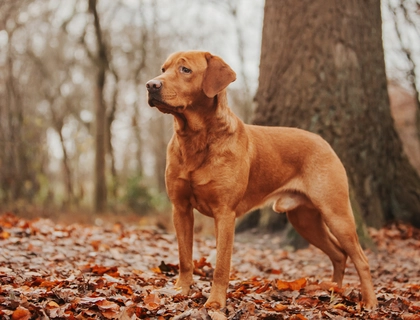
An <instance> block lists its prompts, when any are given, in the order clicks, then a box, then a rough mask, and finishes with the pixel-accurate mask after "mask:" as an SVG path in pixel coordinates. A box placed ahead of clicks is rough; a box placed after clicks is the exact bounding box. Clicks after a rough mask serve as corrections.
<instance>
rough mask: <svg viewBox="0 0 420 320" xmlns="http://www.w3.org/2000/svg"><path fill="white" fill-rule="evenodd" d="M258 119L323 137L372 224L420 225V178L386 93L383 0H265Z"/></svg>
mask: <svg viewBox="0 0 420 320" xmlns="http://www.w3.org/2000/svg"><path fill="white" fill-rule="evenodd" d="M256 101H257V110H256V113H255V119H254V122H255V123H256V124H263V125H282V126H291V127H299V128H303V129H306V130H310V131H313V132H316V133H318V134H320V135H321V136H322V137H324V138H325V139H326V140H327V141H328V142H330V144H331V145H332V147H333V148H334V150H335V151H336V152H337V154H338V155H339V157H340V159H341V160H342V161H343V163H344V165H345V167H346V169H347V173H348V176H349V181H350V186H351V189H352V193H353V194H354V200H355V201H356V202H357V206H358V207H359V208H360V209H361V211H362V216H363V218H364V220H365V221H366V222H367V223H368V225H371V226H374V227H380V226H382V225H383V224H384V223H385V222H387V221H390V220H394V219H398V220H403V221H407V222H411V223H413V224H414V225H416V226H420V214H419V211H420V209H419V208H420V178H419V176H418V174H417V173H416V171H415V170H414V168H413V167H412V166H411V165H410V163H409V162H408V160H407V157H406V156H405V155H404V154H403V151H402V150H403V149H402V143H401V141H400V140H399V137H398V135H397V134H396V131H395V128H394V123H393V119H392V117H391V113H390V108H389V101H388V95H387V81H386V75H385V64H384V54H383V47H382V31H381V11H380V2H379V1H375V0H369V1H366V0H349V1H332V0H329V1H321V0H314V1H302V0H298V1H296V0H284V1H278V0H267V1H266V4H265V16H264V26H263V37H262V51H261V63H260V79H259V88H258V91H257V94H256Z"/></svg>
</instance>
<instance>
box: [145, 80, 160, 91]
mask: <svg viewBox="0 0 420 320" xmlns="http://www.w3.org/2000/svg"><path fill="white" fill-rule="evenodd" d="M146 88H147V91H149V92H156V91H159V90H160V88H162V82H161V81H160V80H156V79H153V80H150V81H147V83H146Z"/></svg>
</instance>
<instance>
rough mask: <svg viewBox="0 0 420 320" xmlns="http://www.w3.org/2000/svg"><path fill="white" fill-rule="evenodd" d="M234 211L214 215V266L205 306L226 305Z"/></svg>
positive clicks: (219, 307) (218, 307) (219, 306)
mask: <svg viewBox="0 0 420 320" xmlns="http://www.w3.org/2000/svg"><path fill="white" fill-rule="evenodd" d="M235 218H236V216H235V213H234V212H226V211H225V212H220V213H219V214H215V215H214V219H215V227H216V249H217V255H216V268H215V270H214V274H213V284H212V287H211V291H210V297H209V298H208V300H207V302H206V304H205V307H208V308H214V309H221V308H224V307H225V306H226V292H227V288H228V285H229V274H230V261H231V257H232V249H233V239H234V233H235Z"/></svg>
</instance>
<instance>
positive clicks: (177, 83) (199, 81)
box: [146, 51, 236, 113]
mask: <svg viewBox="0 0 420 320" xmlns="http://www.w3.org/2000/svg"><path fill="white" fill-rule="evenodd" d="M235 79H236V74H235V72H234V71H233V70H232V69H231V68H230V67H229V66H228V65H227V64H226V63H225V62H224V61H223V60H222V59H221V58H219V57H217V56H214V55H212V54H210V53H209V52H203V51H186V52H176V53H173V54H171V55H170V56H169V58H168V59H167V60H166V61H165V63H164V64H163V66H162V74H161V75H160V76H158V77H156V78H154V79H152V80H150V81H148V82H147V83H146V87H147V91H148V101H149V105H150V106H152V107H157V108H158V109H159V110H160V111H161V112H164V113H174V112H177V113H182V112H183V111H185V109H186V108H188V107H190V106H194V105H198V104H200V103H203V102H204V101H206V100H207V101H208V100H209V99H213V98H214V97H215V96H216V95H217V94H218V93H219V92H221V91H223V90H224V89H225V88H226V87H227V86H228V85H229V83H231V82H233V81H235Z"/></svg>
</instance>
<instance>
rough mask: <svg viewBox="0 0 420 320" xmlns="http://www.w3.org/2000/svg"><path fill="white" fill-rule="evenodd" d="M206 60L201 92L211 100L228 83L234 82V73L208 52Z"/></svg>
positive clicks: (224, 63)
mask: <svg viewBox="0 0 420 320" xmlns="http://www.w3.org/2000/svg"><path fill="white" fill-rule="evenodd" d="M206 60H207V69H206V72H205V73H204V79H203V91H204V93H205V95H206V96H207V97H209V98H213V97H214V96H215V95H217V94H218V93H219V92H220V91H222V90H223V89H225V88H226V87H227V86H228V85H229V83H231V82H233V81H235V80H236V73H235V71H233V70H232V69H231V68H230V67H229V66H228V65H227V63H226V62H224V61H223V60H222V59H221V58H219V57H217V56H213V55H211V54H210V53H208V52H206Z"/></svg>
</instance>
